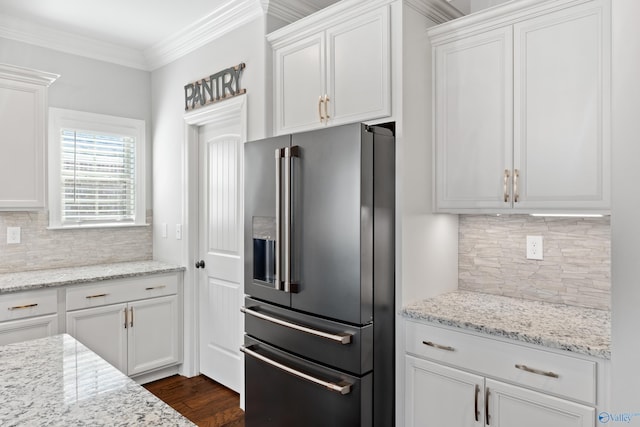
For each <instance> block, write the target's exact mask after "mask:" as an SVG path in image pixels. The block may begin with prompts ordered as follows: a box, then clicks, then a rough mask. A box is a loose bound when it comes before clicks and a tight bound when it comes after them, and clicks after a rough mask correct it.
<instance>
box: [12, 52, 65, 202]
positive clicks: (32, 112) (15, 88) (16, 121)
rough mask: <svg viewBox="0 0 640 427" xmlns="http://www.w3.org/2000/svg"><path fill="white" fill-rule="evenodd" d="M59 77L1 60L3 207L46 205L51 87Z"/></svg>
mask: <svg viewBox="0 0 640 427" xmlns="http://www.w3.org/2000/svg"><path fill="white" fill-rule="evenodd" d="M58 77H59V76H58V75H55V74H51V73H45V72H42V71H37V70H31V69H27V68H21V67H14V66H10V65H4V64H0V135H1V136H0V183H2V185H0V210H14V211H15V210H32V209H43V208H44V207H45V194H46V191H45V188H46V186H45V184H46V176H45V171H46V169H45V163H46V158H45V153H46V150H45V135H46V132H45V129H46V117H47V115H46V112H47V87H48V86H49V85H50V84H51V83H53V82H54V81H55V80H56V78H58Z"/></svg>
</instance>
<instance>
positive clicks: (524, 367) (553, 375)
mask: <svg viewBox="0 0 640 427" xmlns="http://www.w3.org/2000/svg"><path fill="white" fill-rule="evenodd" d="M516 368H518V369H521V370H523V371H526V372H531V373H532V374H538V375H544V376H545V377H551V378H560V375H558V374H556V373H555V372H551V371H542V370H540V369H535V368H530V367H528V366H527V365H520V364H518V365H516Z"/></svg>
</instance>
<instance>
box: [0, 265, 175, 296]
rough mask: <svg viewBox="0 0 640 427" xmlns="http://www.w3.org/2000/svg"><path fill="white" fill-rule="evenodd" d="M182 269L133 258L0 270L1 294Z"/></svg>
mask: <svg viewBox="0 0 640 427" xmlns="http://www.w3.org/2000/svg"><path fill="white" fill-rule="evenodd" d="M182 270H184V267H179V266H176V265H172V264H167V263H164V262H159V261H134V262H120V263H115V264H100V265H90V266H86V267H71V268H55V269H51V270H36V271H23V272H18V273H6V274H0V294H3V293H7V292H17V291H27V290H32V289H38V288H50V287H55V286H64V285H72V284H78V283H87V282H97V281H100V280H110V279H122V278H126V277H134V276H144V275H147V274H153V273H168V272H172V271H182Z"/></svg>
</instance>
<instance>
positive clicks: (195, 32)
mask: <svg viewBox="0 0 640 427" xmlns="http://www.w3.org/2000/svg"><path fill="white" fill-rule="evenodd" d="M262 14H263V10H262V6H261V4H260V1H259V0H230V1H229V2H228V3H226V4H224V5H223V6H222V7H220V8H219V9H217V10H215V11H213V12H211V13H210V14H209V15H207V16H205V17H204V18H202V19H200V20H199V21H197V22H195V23H193V24H192V25H190V26H188V27H187V28H185V29H184V30H182V31H180V32H178V33H177V34H175V35H173V36H171V37H169V38H167V39H165V40H163V41H161V42H159V43H156V44H155V45H154V46H152V47H150V48H149V49H146V50H145V51H144V57H145V59H146V62H147V65H148V68H149V70H155V69H157V68H160V67H162V66H164V65H166V64H168V63H170V62H172V61H175V60H176V59H178V58H180V57H182V56H184V55H186V54H188V53H190V52H192V51H194V50H195V49H198V48H199V47H202V46H204V45H205V44H207V43H210V42H211V41H213V40H215V39H217V38H220V37H221V36H223V35H224V34H227V33H228V32H230V31H233V30H235V29H236V28H238V27H241V26H242V25H244V24H246V23H248V22H251V21H252V20H254V19H256V18H258V17H260V16H262Z"/></svg>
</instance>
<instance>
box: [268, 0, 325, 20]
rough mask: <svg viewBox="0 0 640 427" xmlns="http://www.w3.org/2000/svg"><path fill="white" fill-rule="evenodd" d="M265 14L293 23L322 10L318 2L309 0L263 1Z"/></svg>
mask: <svg viewBox="0 0 640 427" xmlns="http://www.w3.org/2000/svg"><path fill="white" fill-rule="evenodd" d="M261 2H262V8H263V9H264V11H265V13H266V14H268V15H270V16H273V17H275V18H279V19H281V20H283V21H285V22H288V23H292V22H295V21H297V20H298V19H302V18H304V17H305V16H309V15H311V14H312V13H315V12H317V11H318V10H320V9H321V7H318V4H317V3H318V2H315V3H314V2H313V1H308V0H261Z"/></svg>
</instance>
